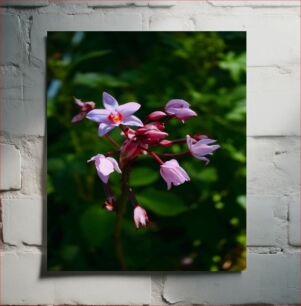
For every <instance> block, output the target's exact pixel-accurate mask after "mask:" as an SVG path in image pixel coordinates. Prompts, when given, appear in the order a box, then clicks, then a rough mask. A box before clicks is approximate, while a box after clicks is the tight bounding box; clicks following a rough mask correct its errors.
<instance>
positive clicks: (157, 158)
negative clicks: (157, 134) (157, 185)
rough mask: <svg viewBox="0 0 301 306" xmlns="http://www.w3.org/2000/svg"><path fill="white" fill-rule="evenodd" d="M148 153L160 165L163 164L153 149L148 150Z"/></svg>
mask: <svg viewBox="0 0 301 306" xmlns="http://www.w3.org/2000/svg"><path fill="white" fill-rule="evenodd" d="M148 154H150V155H151V156H152V157H153V158H154V159H155V160H156V161H157V162H158V163H159V164H160V165H163V164H164V162H163V160H162V159H161V158H160V157H159V156H158V155H157V154H156V153H155V152H153V151H148Z"/></svg>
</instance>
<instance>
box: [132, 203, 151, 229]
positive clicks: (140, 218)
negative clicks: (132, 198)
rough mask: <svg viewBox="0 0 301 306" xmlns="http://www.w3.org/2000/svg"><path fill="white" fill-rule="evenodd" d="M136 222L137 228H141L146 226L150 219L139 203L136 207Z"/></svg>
mask: <svg viewBox="0 0 301 306" xmlns="http://www.w3.org/2000/svg"><path fill="white" fill-rule="evenodd" d="M134 222H135V225H136V228H139V227H141V226H143V227H146V226H147V224H148V223H149V219H148V216H147V213H146V211H145V209H143V208H142V207H141V206H139V205H137V206H136V207H135V209H134Z"/></svg>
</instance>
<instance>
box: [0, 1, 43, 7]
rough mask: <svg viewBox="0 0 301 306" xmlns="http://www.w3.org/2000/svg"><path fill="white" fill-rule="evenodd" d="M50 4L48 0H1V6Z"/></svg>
mask: <svg viewBox="0 0 301 306" xmlns="http://www.w3.org/2000/svg"><path fill="white" fill-rule="evenodd" d="M48 4H49V1H48V0H1V1H0V6H22V7H25V6H30V7H39V6H47V5H48Z"/></svg>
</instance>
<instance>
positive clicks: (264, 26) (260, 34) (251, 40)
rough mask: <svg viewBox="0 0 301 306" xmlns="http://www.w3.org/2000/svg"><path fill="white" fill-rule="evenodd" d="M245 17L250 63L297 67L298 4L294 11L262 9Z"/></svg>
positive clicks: (298, 62)
mask: <svg viewBox="0 0 301 306" xmlns="http://www.w3.org/2000/svg"><path fill="white" fill-rule="evenodd" d="M252 17H253V16H252ZM247 18H248V24H247V31H248V35H247V45H248V65H249V66H268V65H278V66H280V67H281V66H285V65H289V66H293V65H296V67H300V48H299V46H300V33H299V28H300V17H299V10H298V9H297V8H296V13H295V14H294V15H293V14H278V15H276V14H275V15H272V14H267V13H265V14H262V15H259V14H258V15H257V16H256V17H255V18H254V17H253V18H251V16H247Z"/></svg>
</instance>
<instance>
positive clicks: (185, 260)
mask: <svg viewBox="0 0 301 306" xmlns="http://www.w3.org/2000/svg"><path fill="white" fill-rule="evenodd" d="M245 51H246V34H245V32H222V33H218V32H199V33H197V32H170V33H169V32H85V33H82V32H50V33H48V79H47V82H48V105H47V110H48V113H47V115H48V203H47V205H48V223H47V224H48V232H47V234H48V259H47V260H48V269H49V270H50V271H92V270H93V271H97V270H99V271H109V270H120V264H119V261H118V260H117V257H116V255H115V240H114V235H113V233H114V225H115V214H114V213H110V212H107V211H105V210H104V209H103V208H102V205H103V202H104V195H103V189H102V184H101V182H100V180H99V178H98V177H97V174H96V170H95V167H94V165H93V164H87V163H86V161H87V160H88V159H89V158H90V157H91V156H93V155H96V154H97V153H104V152H106V151H108V150H112V149H113V147H112V146H111V144H110V143H109V142H107V141H106V140H105V139H104V138H100V137H98V135H97V127H96V126H95V124H94V123H93V122H91V121H89V120H83V121H81V122H79V123H77V124H71V122H70V121H71V118H72V117H73V116H74V115H75V114H76V113H78V108H77V107H76V106H75V105H74V104H73V102H72V97H73V96H76V97H78V98H80V99H82V100H83V101H95V102H96V103H97V106H96V107H97V108H102V107H103V106H102V101H101V100H102V99H101V94H102V92H103V91H106V92H108V93H110V94H112V95H113V96H114V97H116V99H117V100H118V101H119V102H120V104H123V103H125V102H128V101H136V102H139V103H140V104H141V105H142V107H141V109H140V110H139V111H138V112H137V113H136V114H135V115H137V116H138V117H140V118H141V119H144V117H145V116H146V115H147V114H148V113H149V112H151V111H153V110H156V109H159V108H162V107H163V106H164V105H165V103H166V102H167V101H168V100H170V99H173V98H181V99H185V100H186V101H188V102H189V103H190V104H191V105H192V106H191V107H192V109H193V110H195V111H196V112H197V113H198V115H199V116H198V117H196V118H193V119H190V120H187V121H186V123H185V124H182V123H181V122H180V121H177V120H174V121H171V122H170V124H169V126H168V127H167V131H168V132H169V133H170V137H169V139H172V138H175V139H176V138H183V137H185V135H186V134H194V133H202V134H206V135H208V136H209V137H210V138H213V139H216V140H217V142H218V144H220V145H221V148H220V149H219V150H217V151H216V153H215V154H214V156H212V157H210V160H211V162H210V164H209V165H208V166H205V165H204V163H203V162H202V161H200V160H197V159H195V158H193V157H192V156H188V157H185V158H182V159H181V160H179V162H180V164H181V165H182V166H183V168H185V169H186V171H187V172H188V174H189V175H190V177H191V182H189V183H185V184H183V185H181V186H179V187H174V188H172V189H171V190H170V191H169V192H167V189H166V184H165V182H164V181H163V179H162V178H161V177H160V174H159V169H158V165H157V164H156V163H155V162H154V161H153V160H152V159H151V158H149V157H139V160H138V161H137V162H136V163H135V167H134V169H133V172H132V176H131V185H132V187H133V189H134V190H135V192H136V195H137V197H138V199H139V201H140V205H141V206H142V207H144V208H145V209H146V210H147V212H148V215H149V217H150V219H151V221H152V224H151V226H150V227H148V228H146V229H139V230H136V228H135V226H134V223H133V212H132V208H131V206H130V204H128V206H127V211H126V216H125V220H124V221H123V229H122V239H123V245H124V249H125V254H124V257H125V261H126V265H127V269H128V270H133V271H156V270H157V271H160V270H165V271H167V270H173V271H178V270H196V271H241V270H243V269H245V265H246V262H245V256H246V101H245V98H246V86H245V85H246V79H245V78H246V56H245ZM112 136H113V137H114V138H115V139H116V140H118V141H120V140H121V136H120V131H117V129H115V130H114V131H113V133H112ZM185 149H186V147H185V145H182V146H180V145H177V146H173V147H172V152H174V153H178V152H181V151H183V150H185ZM170 150H171V149H166V150H165V151H166V152H169V151H170ZM110 181H111V183H112V188H113V190H114V192H115V193H116V194H117V195H118V194H119V193H120V175H118V174H116V173H114V174H113V175H111V177H110Z"/></svg>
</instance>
